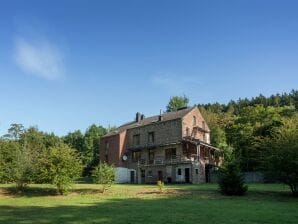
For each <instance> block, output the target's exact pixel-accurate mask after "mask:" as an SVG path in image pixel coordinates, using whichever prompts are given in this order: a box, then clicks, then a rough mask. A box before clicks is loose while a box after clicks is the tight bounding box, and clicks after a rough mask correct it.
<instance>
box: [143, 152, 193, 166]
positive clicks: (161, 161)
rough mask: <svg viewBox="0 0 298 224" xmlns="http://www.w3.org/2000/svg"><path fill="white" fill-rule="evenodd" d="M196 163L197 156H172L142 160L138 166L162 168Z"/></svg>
mask: <svg viewBox="0 0 298 224" xmlns="http://www.w3.org/2000/svg"><path fill="white" fill-rule="evenodd" d="M194 161H197V157H196V156H191V157H190V158H187V157H186V156H184V155H177V156H172V157H171V158H166V157H156V158H154V159H151V160H150V159H148V160H147V159H140V160H139V161H138V166H139V167H142V166H162V165H174V164H185V163H193V162H194Z"/></svg>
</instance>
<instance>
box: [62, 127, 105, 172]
mask: <svg viewBox="0 0 298 224" xmlns="http://www.w3.org/2000/svg"><path fill="white" fill-rule="evenodd" d="M106 132H107V131H106V129H105V128H104V127H102V126H100V125H98V126H97V125H95V124H93V125H91V126H90V127H89V128H88V129H87V130H86V132H85V133H84V134H82V133H81V131H79V130H77V131H74V132H71V133H68V134H67V135H66V136H65V137H63V140H64V142H65V143H66V144H68V145H69V146H71V147H72V148H74V149H76V150H77V151H78V152H79V154H80V157H81V159H82V163H83V166H84V173H83V175H84V176H86V175H89V174H90V171H91V170H92V169H93V167H94V166H96V165H97V164H98V162H99V139H100V137H101V136H102V135H104V134H106Z"/></svg>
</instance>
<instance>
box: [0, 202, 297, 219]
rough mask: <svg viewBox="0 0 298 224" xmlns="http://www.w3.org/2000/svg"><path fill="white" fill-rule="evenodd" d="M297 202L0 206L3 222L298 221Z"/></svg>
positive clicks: (78, 203)
mask: <svg viewBox="0 0 298 224" xmlns="http://www.w3.org/2000/svg"><path fill="white" fill-rule="evenodd" d="M295 205H296V206H295ZM297 205H298V203H297V201H296V202H289V203H281V202H274V203H272V202H270V201H269V202H268V201H264V202H263V203H255V202H254V201H247V200H245V198H241V200H237V201H235V200H233V199H232V198H229V199H223V200H209V199H198V198H193V197H188V198H182V199H181V198H174V197H170V198H162V197H160V198H154V199H148V198H147V199H140V198H126V199H115V198H112V199H111V198H110V199H106V200H102V201H101V200H100V199H98V201H94V202H93V203H91V202H90V201H88V200H85V201H80V202H74V204H73V205H55V204H54V205H52V204H51V202H49V205H44V206H26V207H22V206H0V223H1V224H8V223H9V224H10V223H64V224H72V223H106V224H111V223H113V224H127V223H142V224H146V223H171V224H176V223H177V224H178V223H179V224H181V223H188V224H192V223H223V224H225V223H296V221H297V219H298V206H297Z"/></svg>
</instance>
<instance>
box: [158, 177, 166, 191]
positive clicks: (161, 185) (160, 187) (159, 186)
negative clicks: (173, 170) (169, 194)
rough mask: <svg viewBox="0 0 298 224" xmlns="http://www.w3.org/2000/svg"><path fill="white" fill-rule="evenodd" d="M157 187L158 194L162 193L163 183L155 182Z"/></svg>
mask: <svg viewBox="0 0 298 224" xmlns="http://www.w3.org/2000/svg"><path fill="white" fill-rule="evenodd" d="M157 187H158V190H159V192H160V193H162V192H163V190H164V187H165V184H164V182H162V181H160V180H159V181H157Z"/></svg>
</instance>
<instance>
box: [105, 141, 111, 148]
mask: <svg viewBox="0 0 298 224" xmlns="http://www.w3.org/2000/svg"><path fill="white" fill-rule="evenodd" d="M109 148H110V143H109V142H108V141H106V149H109Z"/></svg>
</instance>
